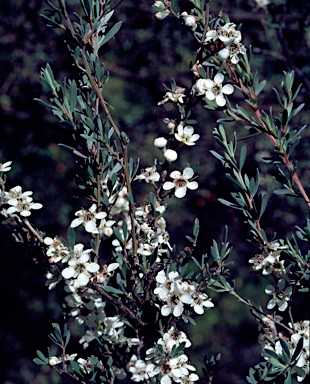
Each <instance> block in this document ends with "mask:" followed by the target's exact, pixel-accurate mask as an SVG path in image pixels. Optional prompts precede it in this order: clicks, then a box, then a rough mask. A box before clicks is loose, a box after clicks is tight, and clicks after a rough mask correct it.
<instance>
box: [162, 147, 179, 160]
mask: <svg viewBox="0 0 310 384" xmlns="http://www.w3.org/2000/svg"><path fill="white" fill-rule="evenodd" d="M164 156H165V158H166V160H167V161H169V162H171V161H175V160H176V159H177V158H178V154H177V153H176V151H174V150H173V149H167V150H166V151H165V152H164Z"/></svg>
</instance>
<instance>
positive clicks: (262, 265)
mask: <svg viewBox="0 0 310 384" xmlns="http://www.w3.org/2000/svg"><path fill="white" fill-rule="evenodd" d="M282 243H283V242H282ZM286 248H287V246H286V245H281V242H279V241H273V242H272V243H269V244H267V245H266V251H265V252H264V253H262V254H258V255H255V256H254V257H252V258H251V259H250V260H249V263H251V264H253V271H261V272H262V274H263V275H270V274H272V275H274V276H275V277H277V278H280V277H282V276H283V275H284V274H285V272H286V269H285V267H284V260H281V261H280V256H281V252H282V251H283V250H284V249H286Z"/></svg>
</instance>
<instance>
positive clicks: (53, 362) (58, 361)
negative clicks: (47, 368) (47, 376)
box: [48, 356, 61, 366]
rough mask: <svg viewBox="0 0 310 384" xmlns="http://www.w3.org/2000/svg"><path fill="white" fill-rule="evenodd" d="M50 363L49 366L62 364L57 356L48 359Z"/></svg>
mask: <svg viewBox="0 0 310 384" xmlns="http://www.w3.org/2000/svg"><path fill="white" fill-rule="evenodd" d="M48 363H49V365H52V366H53V365H56V364H59V363H61V360H60V359H59V358H58V357H56V356H51V357H50V358H49V359H48Z"/></svg>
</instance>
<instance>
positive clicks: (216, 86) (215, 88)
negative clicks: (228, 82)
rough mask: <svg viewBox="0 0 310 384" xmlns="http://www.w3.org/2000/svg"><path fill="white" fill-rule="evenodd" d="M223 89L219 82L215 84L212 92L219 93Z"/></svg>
mask: <svg viewBox="0 0 310 384" xmlns="http://www.w3.org/2000/svg"><path fill="white" fill-rule="evenodd" d="M221 90H222V87H221V86H220V85H219V84H215V85H214V86H213V87H212V93H213V94H214V95H216V96H217V95H219V94H220V93H221Z"/></svg>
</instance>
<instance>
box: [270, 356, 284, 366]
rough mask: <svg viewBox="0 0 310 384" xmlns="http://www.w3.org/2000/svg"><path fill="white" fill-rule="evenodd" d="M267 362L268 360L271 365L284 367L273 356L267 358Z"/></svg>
mask: <svg viewBox="0 0 310 384" xmlns="http://www.w3.org/2000/svg"><path fill="white" fill-rule="evenodd" d="M269 362H270V363H271V364H272V365H273V366H275V367H279V368H285V365H283V364H282V363H280V361H279V360H277V359H275V358H273V357H271V358H270V359H269Z"/></svg>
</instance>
